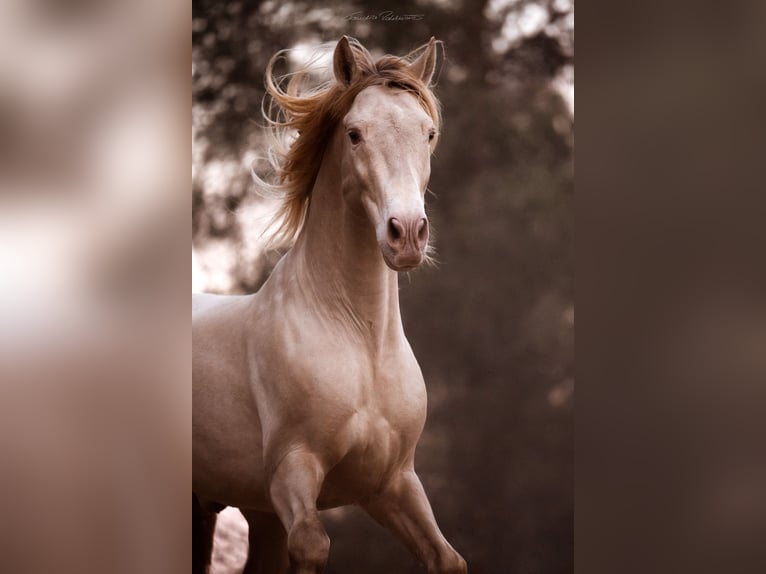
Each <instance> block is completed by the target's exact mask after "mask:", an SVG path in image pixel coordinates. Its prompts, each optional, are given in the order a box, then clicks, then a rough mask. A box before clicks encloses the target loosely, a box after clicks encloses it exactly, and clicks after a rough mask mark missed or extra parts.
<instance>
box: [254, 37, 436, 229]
mask: <svg viewBox="0 0 766 574" xmlns="http://www.w3.org/2000/svg"><path fill="white" fill-rule="evenodd" d="M349 40H350V46H351V49H352V51H353V54H354V59H355V61H356V65H357V69H358V70H359V72H360V73H359V74H357V75H356V76H355V78H354V80H353V81H352V82H351V83H350V84H348V85H343V84H341V83H340V82H337V81H336V80H335V79H333V80H331V81H329V82H324V83H320V84H319V85H314V86H312V85H311V72H312V70H311V69H310V64H309V65H306V66H304V67H303V68H301V69H300V70H298V71H296V72H293V73H290V74H286V75H284V76H281V77H275V76H274V65H275V64H276V62H277V61H278V60H279V59H281V58H283V57H284V56H285V54H286V52H288V51H287V50H282V51H281V52H278V53H277V54H276V55H275V56H274V57H273V58H272V59H271V60H270V61H269V64H268V66H267V68H266V95H265V97H264V102H263V106H262V113H263V116H264V118H265V119H266V121H267V124H268V127H269V128H270V131H271V135H272V136H273V137H272V144H271V146H270V149H269V154H268V160H269V163H270V164H271V168H272V169H273V170H274V172H275V175H276V178H275V179H276V183H275V184H269V183H266V182H265V181H264V180H263V179H261V178H260V177H258V176H257V175H256V174H255V172H253V178H254V180H255V183H256V185H257V187H258V188H259V191H261V192H263V193H264V194H266V195H268V196H270V197H274V198H276V199H278V200H279V202H280V203H279V207H278V209H277V212H276V214H275V216H274V218H273V221H272V225H271V226H270V227H272V228H273V229H274V235H273V238H274V240H275V241H277V242H280V243H281V242H283V241H284V242H287V243H289V242H292V241H293V240H294V239H295V238H296V237H297V235H298V233H299V232H300V230H301V228H302V226H303V222H304V220H305V217H306V213H307V210H308V205H309V201H310V199H311V190H312V187H313V185H314V181H315V179H316V176H317V173H318V172H319V168H320V166H321V164H322V159H323V157H324V152H325V148H326V146H327V144H328V143H329V141H330V138H331V136H332V134H333V132H334V130H335V129H336V127H337V125H338V123H339V122H340V121H341V120H342V119H343V117H344V116H345V115H346V114H347V113H348V111H349V109H350V108H351V105H352V104H353V102H354V99H355V98H356V96H357V95H358V94H359V93H360V92H361V91H362V90H364V89H365V88H368V87H370V86H375V85H386V86H390V87H391V88H393V89H403V90H407V91H409V92H412V93H413V94H415V95H416V96H417V98H418V100H419V102H420V104H421V105H422V106H423V109H424V110H425V111H426V113H428V115H429V116H430V117H431V119H432V120H433V122H434V125H435V127H436V133H437V136H436V137H435V138H434V140H433V142H432V146H431V150H432V151H433V149H434V148H435V146H436V141H437V138H438V133H439V126H440V123H441V122H440V119H441V114H440V109H439V102H438V100H437V99H436V97H435V95H434V94H433V92H432V91H431V89H430V87H429V86H427V85H425V84H424V83H423V82H422V81H421V79H420V78H419V77H417V76H416V74H415V73H413V71H412V70H411V69H410V67H409V65H410V63H411V62H412V61H414V60H415V59H416V58H417V56H419V55H420V54H421V53H422V51H423V50H424V49H425V48H426V47H427V44H424V45H423V46H421V47H419V48H417V49H416V50H414V51H413V52H411V53H410V54H408V55H407V56H404V57H398V56H391V55H386V56H383V57H381V58H380V59H378V60H377V61H376V60H374V59H373V57H372V55H371V54H370V53H369V52H368V51H367V49H366V48H364V46H362V45H361V44H360V43H359V42H358V41H357V40H353V39H349Z"/></svg>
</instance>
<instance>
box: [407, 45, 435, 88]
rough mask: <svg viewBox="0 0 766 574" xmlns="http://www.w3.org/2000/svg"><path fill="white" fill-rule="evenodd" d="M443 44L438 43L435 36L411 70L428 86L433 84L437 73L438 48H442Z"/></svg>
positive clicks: (412, 64)
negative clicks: (432, 81)
mask: <svg viewBox="0 0 766 574" xmlns="http://www.w3.org/2000/svg"><path fill="white" fill-rule="evenodd" d="M441 44H442V43H441V42H437V41H436V40H435V39H434V37H433V36H431V39H430V40H429V41H428V45H427V46H426V49H425V50H423V53H422V54H420V56H418V57H417V58H416V59H415V60H414V61H413V62H412V63H411V64H410V70H412V72H413V73H414V74H415V75H416V76H417V77H418V78H420V79H421V80H422V81H423V83H424V84H425V85H426V86H427V85H429V84H430V83H431V80H432V79H433V77H434V72H435V71H436V60H437V47H439V46H441Z"/></svg>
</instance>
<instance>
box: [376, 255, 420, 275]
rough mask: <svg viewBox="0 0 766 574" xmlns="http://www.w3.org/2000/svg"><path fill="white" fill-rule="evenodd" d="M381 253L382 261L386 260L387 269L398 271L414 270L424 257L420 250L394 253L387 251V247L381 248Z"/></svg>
mask: <svg viewBox="0 0 766 574" xmlns="http://www.w3.org/2000/svg"><path fill="white" fill-rule="evenodd" d="M381 253H382V254H383V261H385V262H386V265H387V266H388V267H389V269H393V270H394V271H399V272H406V271H414V270H415V269H417V268H418V267H420V265H421V263H423V259H424V257H423V254H422V253H421V252H420V251H412V252H408V253H397V254H394V253H390V252H388V250H387V249H381Z"/></svg>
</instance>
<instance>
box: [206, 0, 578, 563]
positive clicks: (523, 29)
mask: <svg viewBox="0 0 766 574" xmlns="http://www.w3.org/2000/svg"><path fill="white" fill-rule="evenodd" d="M192 11H193V20H192V30H193V32H192V50H193V62H192V73H193V76H192V93H193V102H192V105H193V109H192V112H193V126H192V130H193V132H192V133H193V151H192V158H193V160H192V197H193V204H192V267H193V269H192V281H193V289H194V290H195V291H206V292H214V293H250V292H253V291H255V290H257V289H258V287H259V286H260V285H261V284H262V283H263V281H264V280H265V279H266V277H267V276H268V273H269V271H270V270H271V269H272V268H273V265H274V264H275V263H276V261H277V260H278V257H279V254H278V253H275V252H270V251H268V250H266V249H265V248H264V238H263V236H262V233H263V230H264V223H265V221H266V218H267V215H268V214H269V212H270V209H271V206H270V205H269V204H268V202H266V201H265V200H264V199H262V198H261V197H259V196H258V195H257V194H256V193H255V192H254V189H253V185H252V183H251V175H250V170H251V168H252V167H254V166H255V167H257V162H256V158H257V157H258V156H261V155H263V154H264V152H265V145H266V142H265V138H264V131H263V128H262V125H263V121H262V120H261V117H260V102H261V99H262V97H263V93H264V90H263V77H264V72H265V69H266V64H267V62H268V60H269V59H270V58H271V56H272V55H273V54H274V53H275V52H277V51H278V50H281V49H285V48H294V49H296V50H295V53H294V56H293V57H292V58H291V59H289V60H288V65H289V64H292V65H294V64H297V63H300V62H301V59H302V58H305V57H307V56H308V55H309V54H310V53H311V50H312V48H313V47H315V46H317V45H319V44H321V43H323V42H334V41H337V40H338V38H339V37H340V36H341V35H342V34H347V35H350V36H353V37H356V38H358V39H359V40H360V41H361V42H362V43H363V44H364V45H365V46H366V47H367V48H368V49H369V50H370V51H372V52H373V55H375V56H380V55H383V54H385V53H392V54H398V55H403V54H406V53H407V52H409V51H410V50H412V49H414V48H416V47H418V46H419V45H421V44H422V43H424V42H426V41H427V40H428V39H429V38H430V37H431V36H435V37H436V38H437V39H440V40H442V41H444V42H445V47H446V60H445V61H444V62H443V65H442V66H441V68H440V70H439V76H438V80H437V85H436V88H435V91H436V94H437V96H438V97H439V98H440V100H441V102H442V106H443V114H444V124H443V130H442V131H443V135H442V138H441V139H440V142H439V147H438V148H437V150H436V154H435V156H434V157H433V162H432V168H433V169H432V177H431V183H430V189H431V190H432V191H433V194H432V195H430V196H429V197H428V198H427V209H428V211H429V216H430V219H431V222H432V225H433V228H434V230H435V245H436V249H437V259H438V261H439V262H440V264H439V265H438V267H436V268H434V269H422V270H419V271H417V272H416V273H412V274H410V275H403V276H402V277H400V285H401V302H402V315H403V320H404V325H405V330H406V332H407V335H408V337H409V339H410V342H411V344H412V346H413V348H414V350H415V353H416V355H417V357H418V359H419V361H420V364H421V367H422V369H423V373H424V376H425V379H426V384H427V386H428V392H429V413H428V422H427V425H426V429H425V432H424V435H423V437H422V439H421V442H420V445H419V447H418V451H417V456H416V469H417V471H418V472H419V474H420V476H421V478H422V480H423V482H424V485H425V488H426V491H427V492H428V493H429V496H430V499H431V501H432V504H433V507H434V511H435V513H436V516H437V519H438V521H439V524H440V526H441V528H442V530H443V531H444V533H445V535H446V536H447V538H448V539H449V540H450V541H451V542H452V544H453V545H454V546H455V547H456V548H457V549H458V550H459V551H460V552H461V553H462V554H463V555H464V556H465V558H466V559H467V560H468V563H469V567H470V571H471V573H472V574H480V573H492V574H500V573H505V572H519V573H523V572H535V573H543V572H545V573H548V572H550V573H553V572H571V571H572V569H573V486H572V472H573V459H572V457H573V444H572V441H573V436H572V419H573V392H574V378H573V370H572V369H573V327H574V307H573V296H574V285H573V253H574V237H573V163H572V160H573V144H574V135H573V130H574V108H573V106H574V101H573V99H574V88H573V80H574V52H573V47H574V46H573V43H574V6H573V2H571V1H570V0H549V1H545V0H541V1H526V0H462V1H460V0H421V1H417V2H402V1H400V0H385V1H383V0H380V1H372V2H364V3H362V2H351V1H349V2H343V1H334V2H329V1H320V2H301V1H293V2H275V1H263V2H261V1H250V2H245V1H230V2H221V1H211V0H199V1H198V0H195V1H194V2H193V4H192ZM283 71H286V70H283ZM324 520H325V524H326V526H327V529H328V531H329V534H330V536H331V538H332V550H331V556H330V563H329V566H328V572H331V573H348V572H365V573H371V574H373V573H385V574H391V573H410V572H412V573H415V572H422V571H423V570H422V569H421V567H420V566H418V565H417V564H416V562H415V561H414V559H413V558H411V557H410V556H409V554H408V552H407V551H406V550H405V549H404V548H403V547H402V546H400V545H399V543H398V542H397V541H396V540H395V539H394V538H393V537H392V536H391V535H389V534H388V533H387V532H386V531H384V530H383V529H382V528H380V527H378V526H377V525H376V524H375V523H374V522H373V521H372V520H371V519H369V518H367V517H366V516H365V515H364V514H363V513H362V512H361V511H358V510H357V509H353V508H352V509H339V510H334V511H328V512H325V513H324ZM245 528H246V526H244V525H243V524H242V521H241V519H240V518H239V516H238V513H237V512H236V511H233V510H228V511H225V513H224V514H223V516H222V518H221V523H220V525H219V533H218V539H217V550H216V555H215V567H216V571H217V572H221V573H222V572H233V571H236V570H235V568H236V567H237V566H238V565H241V563H242V562H243V560H244V553H245V546H246V542H245V541H246V538H245V536H246V535H245V531H244V529H245Z"/></svg>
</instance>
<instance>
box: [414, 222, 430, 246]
mask: <svg viewBox="0 0 766 574" xmlns="http://www.w3.org/2000/svg"><path fill="white" fill-rule="evenodd" d="M417 238H418V243H420V244H421V245H422V244H424V243H425V242H426V241H428V220H427V219H426V218H425V217H424V218H422V219H421V220H420V221H419V222H418V229H417Z"/></svg>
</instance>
